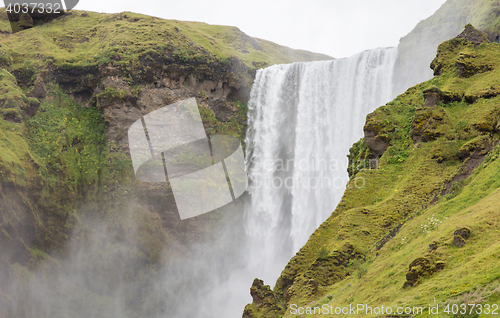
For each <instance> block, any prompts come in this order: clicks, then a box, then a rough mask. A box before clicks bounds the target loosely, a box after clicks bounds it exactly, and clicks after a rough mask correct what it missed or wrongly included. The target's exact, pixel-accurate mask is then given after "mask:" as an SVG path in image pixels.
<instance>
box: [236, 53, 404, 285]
mask: <svg viewBox="0 0 500 318" xmlns="http://www.w3.org/2000/svg"><path fill="white" fill-rule="evenodd" d="M396 57H397V48H379V49H374V50H369V51H364V52H361V53H358V54H356V55H354V56H352V57H349V58H344V59H337V60H331V61H321V62H306V63H294V64H287V65H274V66H271V67H268V68H266V69H263V70H259V71H258V72H257V75H256V79H255V82H254V85H253V88H252V91H251V95H250V101H249V115H248V116H249V119H248V127H249V129H248V133H247V138H246V143H247V154H246V164H247V171H248V175H249V178H250V187H249V194H250V198H249V202H248V204H247V205H246V208H245V218H246V219H245V222H246V232H247V235H248V238H249V244H250V247H249V248H250V255H251V256H250V260H251V263H250V264H249V266H251V267H253V268H251V269H250V270H251V271H252V272H254V273H255V276H256V277H259V278H263V279H264V280H265V281H266V283H273V282H274V281H275V280H276V278H277V277H278V275H279V273H280V271H281V270H282V269H283V268H284V266H285V265H286V262H288V260H289V259H290V258H291V257H292V256H293V255H294V254H295V253H296V252H297V251H298V250H299V249H300V248H301V247H302V246H303V245H304V244H305V243H306V241H307V239H308V237H309V236H310V235H311V234H312V233H313V231H314V230H315V229H316V228H317V227H318V226H319V225H320V224H321V223H322V222H323V221H325V219H326V218H327V217H328V216H329V215H330V214H331V213H332V211H333V210H334V209H335V207H336V205H337V204H338V202H339V201H340V199H341V197H342V194H343V192H344V190H345V188H346V183H347V181H348V175H347V171H346V170H347V164H348V163H347V157H346V156H347V154H348V152H349V148H350V147H351V145H352V144H353V143H354V142H356V141H358V140H359V139H360V138H361V137H363V130H362V128H363V125H364V121H365V117H366V115H367V114H368V113H370V112H372V111H373V110H375V109H376V108H377V107H378V106H381V105H383V104H385V103H387V102H388V101H390V100H391V99H392V98H393V96H392V92H391V91H392V76H393V68H394V63H395V60H396Z"/></svg>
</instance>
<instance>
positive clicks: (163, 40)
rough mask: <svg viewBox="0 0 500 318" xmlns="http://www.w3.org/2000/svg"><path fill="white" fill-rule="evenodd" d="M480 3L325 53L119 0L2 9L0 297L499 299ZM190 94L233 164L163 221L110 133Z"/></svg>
mask: <svg viewBox="0 0 500 318" xmlns="http://www.w3.org/2000/svg"><path fill="white" fill-rule="evenodd" d="M499 7H500V4H499V3H498V1H486V0H485V1H477V2H474V3H471V2H470V1H465V0H464V1H458V0H454V1H451V0H450V1H448V2H447V3H446V4H445V5H444V6H443V7H442V8H441V9H440V10H438V12H437V13H436V14H435V15H434V16H433V17H431V18H429V19H427V20H424V21H422V22H421V23H420V24H419V26H417V28H416V29H415V31H414V32H412V33H410V34H409V35H408V36H406V37H405V38H403V39H402V40H401V42H400V46H399V47H398V48H377V49H373V50H368V51H364V52H360V53H358V54H356V55H354V56H352V57H349V58H343V59H332V58H331V57H328V56H325V55H322V54H316V53H311V52H307V51H300V50H292V49H289V48H286V47H281V46H279V45H276V44H274V43H271V42H268V41H264V40H260V39H255V38H251V37H249V36H247V35H246V34H244V33H243V32H241V31H240V30H239V29H237V28H233V27H221V26H211V25H207V24H203V23H195V22H182V21H169V20H162V19H158V18H153V17H147V16H143V15H139V14H135V13H130V12H124V13H120V14H98V13H93V12H84V11H72V12H69V13H68V14H66V15H63V16H60V17H56V18H55V19H52V20H51V21H50V22H47V23H45V24H40V25H35V24H36V23H38V22H37V21H36V20H35V21H34V22H33V23H34V24H33V25H29V26H26V25H24V27H26V29H23V30H22V31H20V32H16V33H12V31H11V23H10V21H9V20H7V18H6V17H4V16H3V15H2V13H4V12H3V11H2V10H3V9H0V177H1V178H0V193H1V196H0V240H1V241H0V242H1V244H0V318H11V317H16V318H18V317H20V318H32V317H58V318H59V317H61V318H63V317H64V318H67V317H72V318H73V317H75V318H80V317H81V318H83V317H103V318H104V317H106V318H114V317H116V318H123V317H139V316H141V317H152V318H154V317H157V318H165V317H175V318H183V317H192V318H197V317H200V318H202V317H203V318H206V317H239V316H241V314H242V312H243V316H244V317H245V318H267V317H273V318H274V317H284V316H286V317H290V316H293V313H291V312H290V310H289V309H290V305H291V304H296V305H298V306H310V307H314V306H322V305H339V306H347V305H348V304H351V303H361V302H367V303H371V304H375V305H378V304H387V305H390V306H397V305H398V304H408V305H415V306H417V305H418V306H420V305H423V304H427V303H429V302H432V301H435V302H436V303H439V304H440V305H443V307H444V306H445V305H446V304H454V303H457V304H462V303H463V302H464V301H471V302H474V303H477V304H485V303H487V302H490V303H492V304H493V303H495V302H498V301H499V299H500V292H499V291H498V289H499V288H500V287H499V284H498V279H499V277H498V273H499V272H500V270H499V268H498V264H499V262H498V253H497V251H498V243H497V241H498V240H496V238H497V237H498V235H499V233H498V226H497V224H499V222H500V221H499V216H498V213H497V211H496V210H495V208H496V206H497V205H496V202H497V201H498V198H499V195H498V191H497V189H498V187H499V181H498V180H500V177H499V176H498V171H500V168H499V165H500V162H499V161H498V158H499V155H498V153H499V151H500V150H499V148H498V147H497V143H498V140H500V137H499V131H500V128H499V127H500V126H499V123H500V119H499V114H500V112H499V110H498V94H499V92H500V85H499V78H500V75H499V72H500V66H499V62H498V61H500V56H499V50H498V46H496V44H495V43H490V42H489V40H492V39H493V37H494V34H495V33H496V32H498V31H499V29H498V25H499V24H498V23H497V21H498V13H500V9H498V8H499ZM455 13H460V14H456V15H454V14H455ZM462 13H463V14H462ZM443 17H456V18H449V19H445V20H443V19H444V18H443ZM25 18H26V17H24V19H25ZM21 20H22V19H21V18H18V21H17V22H16V21H14V22H13V23H14V24H15V23H21V22H20V21H21ZM467 22H477V24H478V25H479V26H478V28H479V29H480V30H481V31H484V32H486V33H483V32H481V31H479V30H476V29H474V27H473V26H472V25H467V26H466V29H465V31H464V32H463V33H462V34H460V36H459V37H456V36H457V35H458V34H459V33H460V32H462V30H463V28H464V25H465V23H467ZM445 26H446V27H445ZM436 29H438V30H439V32H437V31H436V32H435V30H436ZM62 34H64V36H63V35H62ZM422 34H424V36H423V35H422ZM455 37H456V38H455ZM488 38H489V40H488ZM443 41H445V42H443ZM441 42H443V43H442V44H440V45H439V47H438V49H437V55H436V48H437V45H438V44H439V43H441ZM424 46H425V48H424ZM419 48H420V49H419ZM431 61H432V64H431ZM429 64H431V68H432V69H431V70H429V67H428V66H429ZM432 73H434V74H432ZM433 75H434V77H432V76H433ZM415 84H417V85H415ZM413 85H415V86H413ZM410 86H412V87H410ZM403 92H404V93H403ZM400 93H402V94H400ZM188 98H196V101H197V104H198V108H199V111H200V114H201V119H202V121H203V125H204V129H205V132H206V134H207V135H209V136H211V135H216V134H227V135H231V136H233V137H236V138H239V139H240V141H241V142H242V143H243V144H244V145H245V147H246V165H247V172H248V176H249V182H250V185H249V189H248V193H247V194H246V195H244V196H243V197H241V198H240V199H238V200H236V201H235V202H233V203H231V204H229V205H227V206H225V207H224V208H221V209H218V210H216V211H212V212H211V213H208V214H205V215H201V216H199V217H196V218H191V219H188V220H180V218H179V216H178V213H177V209H176V205H175V200H174V198H173V195H172V189H171V187H170V186H169V185H168V184H166V185H165V184H153V183H148V182H141V181H139V180H136V179H135V178H134V175H133V170H132V168H131V162H130V156H129V153H128V150H127V148H128V139H127V134H126V132H127V129H128V127H130V125H131V124H132V123H133V122H135V121H137V120H138V119H140V118H141V117H142V116H144V115H146V114H148V113H151V112H152V111H154V110H156V109H158V108H160V107H163V106H164V105H167V104H170V103H174V102H176V101H179V100H183V99H188ZM363 137H364V138H363ZM346 156H347V157H346ZM185 163H186V164H191V165H193V164H196V163H193V162H192V161H190V158H187V159H186V162H185ZM366 163H368V164H366ZM360 164H361V165H360ZM423 229H425V230H423ZM467 268H475V269H477V270H474V271H469V272H467V271H466V269H467ZM446 277H457V279H456V280H446ZM256 278H257V279H256ZM260 279H263V281H262V280H260ZM252 281H253V285H252ZM264 283H265V284H268V285H270V286H267V285H265V284H264ZM249 288H250V293H249V292H248V291H249ZM247 303H250V304H248V305H247V306H246V307H245V305H246V304H247ZM445 316H446V315H444V314H443V317H445Z"/></svg>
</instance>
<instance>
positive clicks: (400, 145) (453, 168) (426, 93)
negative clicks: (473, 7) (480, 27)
mask: <svg viewBox="0 0 500 318" xmlns="http://www.w3.org/2000/svg"><path fill="white" fill-rule="evenodd" d="M468 30H469V32H472V33H474V32H476V31H475V30H473V29H472V28H470V27H469V28H468ZM480 37H481V35H480ZM432 66H433V68H434V70H435V72H436V73H437V74H439V75H438V76H435V77H434V78H433V79H432V80H430V81H427V82H424V83H421V84H419V85H417V86H415V87H412V88H410V89H408V90H407V91H406V92H405V93H404V94H402V95H400V96H398V97H397V98H396V99H395V100H393V101H392V102H389V103H388V104H387V105H385V106H382V107H379V108H378V109H377V110H376V111H375V112H373V113H372V114H370V115H368V116H367V120H366V124H365V127H364V129H365V131H372V132H374V133H375V135H376V137H375V139H376V140H377V141H378V142H382V143H386V144H387V146H388V148H387V150H386V151H385V152H384V153H383V155H382V156H381V157H380V158H376V157H374V155H372V152H371V150H370V149H369V148H368V146H367V145H366V144H365V142H364V140H363V139H362V140H360V141H359V142H357V143H356V144H355V145H353V147H352V148H351V151H350V154H349V157H350V159H351V160H353V161H354V162H356V163H360V164H361V163H362V161H363V160H368V159H372V160H373V159H378V160H379V169H371V170H366V169H361V168H358V169H356V167H353V168H352V169H351V170H350V174H351V183H350V184H349V185H348V187H347V189H346V191H345V193H344V196H343V198H342V200H341V202H340V203H339V205H338V207H337V208H336V210H335V211H334V212H333V213H332V215H331V216H330V217H329V218H328V220H327V221H325V222H324V223H323V224H322V225H321V226H320V227H319V229H317V230H316V231H315V232H314V234H313V235H312V236H311V237H310V239H309V241H308V242H307V244H306V245H305V246H304V247H303V248H302V249H301V250H300V251H299V252H298V253H297V255H296V256H294V257H293V258H292V259H291V261H290V262H289V263H288V265H287V266H286V268H285V269H284V271H283V272H282V274H281V276H280V277H279V279H278V281H277V283H276V286H275V288H274V291H272V292H271V291H269V290H268V288H267V289H266V287H265V286H260V284H259V282H258V281H256V282H254V286H253V287H252V295H254V303H253V304H250V305H248V306H247V307H246V309H245V315H244V317H313V316H314V315H313V314H310V315H308V314H307V310H310V311H309V313H314V311H311V310H314V308H315V307H316V308H317V309H316V310H317V311H316V313H318V312H319V308H330V306H332V307H333V310H335V308H336V307H340V308H342V307H346V306H347V307H349V306H350V305H351V306H354V307H356V306H357V304H364V305H369V306H372V307H379V308H380V307H381V306H382V305H383V306H384V307H385V308H387V307H391V308H393V310H394V311H393V313H395V312H396V309H397V308H398V307H403V308H404V307H408V308H413V307H423V308H424V314H420V315H415V317H488V315H486V314H485V313H483V314H482V315H479V314H478V315H476V314H469V313H470V312H468V314H467V315H460V314H457V315H454V314H453V312H450V313H445V312H444V310H445V309H446V306H447V305H448V304H450V307H449V309H450V308H451V306H452V305H453V304H457V305H458V306H461V305H463V304H465V305H468V304H474V305H477V306H479V305H482V306H483V307H484V308H487V307H488V306H489V307H491V308H494V307H492V306H498V305H500V259H499V258H500V245H499V243H498V240H497V238H498V237H499V235H500V227H499V225H500V213H499V211H498V202H499V200H500V190H499V187H500V181H499V180H500V157H499V155H500V146H498V142H499V140H500V125H499V124H500V108H499V107H500V95H499V94H500V46H499V45H498V44H496V43H486V42H485V43H482V44H477V43H473V42H470V41H468V40H466V39H464V38H461V39H458V38H457V39H452V40H450V41H447V42H444V43H443V44H441V45H440V46H439V50H438V54H437V57H436V58H435V60H434V61H433V63H432ZM366 166H368V165H364V166H363V165H360V166H358V167H366ZM363 184H364V186H359V185H363ZM266 290H267V292H266ZM255 299H257V300H258V301H255ZM429 304H432V305H433V306H435V305H439V308H440V309H439V314H438V315H431V314H428V307H429ZM292 305H293V307H291V306H292ZM301 306H302V307H303V309H302V311H301V312H297V311H295V310H297V308H298V307H301ZM323 306H325V307H323ZM318 307H319V308H318ZM307 308H309V309H307ZM467 308H468V309H469V310H470V307H467ZM474 310H476V309H474ZM478 312H479V310H478ZM490 312H491V311H490ZM496 312H498V310H497V311H496ZM299 313H306V314H299ZM359 315H361V316H363V317H386V316H387V315H382V314H380V312H379V313H378V314H375V313H374V314H366V312H365V311H363V312H361V313H358V314H352V313H351V314H349V313H348V314H347V315H345V316H348V317H357V316H359ZM325 316H328V317H329V316H330V315H325ZM331 316H333V315H331ZM412 317H414V316H412Z"/></svg>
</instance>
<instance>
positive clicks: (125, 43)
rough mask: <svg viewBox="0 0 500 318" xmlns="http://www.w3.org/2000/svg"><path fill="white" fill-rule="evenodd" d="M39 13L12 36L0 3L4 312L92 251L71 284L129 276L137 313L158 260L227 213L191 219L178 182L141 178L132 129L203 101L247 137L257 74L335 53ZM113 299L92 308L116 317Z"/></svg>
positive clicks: (201, 28) (226, 33)
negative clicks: (80, 253) (154, 115)
mask: <svg viewBox="0 0 500 318" xmlns="http://www.w3.org/2000/svg"><path fill="white" fill-rule="evenodd" d="M21 18H22V17H21ZM21 18H19V20H18V21H14V23H19V21H21V20H23V19H24V20H26V17H24V18H22V19H21ZM24 20H23V21H24ZM33 21H35V22H36V23H32V24H26V25H25V24H22V23H21V24H22V28H19V29H17V30H14V31H19V32H16V33H13V32H12V31H13V30H12V29H11V23H10V22H9V20H8V19H7V15H6V13H5V9H1V10H0V68H1V69H0V193H1V196H0V242H1V244H0V282H1V283H0V317H14V316H16V317H32V314H33V313H30V312H29V308H31V306H27V305H26V304H30V303H31V304H35V303H36V301H37V300H36V299H38V298H37V297H38V296H37V295H35V294H34V292H32V291H30V287H28V285H20V284H19V282H20V281H22V280H24V279H27V277H28V276H30V275H32V273H35V272H37V275H35V277H37V278H36V279H38V281H37V282H36V283H34V284H35V285H36V286H41V285H43V284H45V283H47V284H51V283H53V282H54V280H53V279H52V280H51V279H49V277H52V278H54V276H53V275H54V273H55V272H54V270H55V269H56V268H59V267H60V266H61V264H60V262H62V260H63V259H65V257H67V256H68V255H73V253H75V248H76V249H77V250H78V249H80V250H81V249H94V250H92V251H88V253H86V254H85V255H90V256H88V257H91V258H92V257H95V258H94V259H92V262H89V263H88V264H90V267H85V269H80V270H79V272H82V273H83V274H82V275H83V276H84V277H86V278H85V279H86V281H85V282H83V283H82V284H83V285H84V286H86V287H85V288H83V289H82V288H80V287H72V288H74V289H72V292H74V293H75V295H77V294H78V295H80V297H81V298H80V300H81V301H84V299H91V298H92V297H94V296H95V295H101V296H102V297H108V296H112V295H113V294H114V293H116V288H117V286H119V284H121V283H120V282H122V283H123V277H128V278H127V280H128V281H134V282H136V283H137V286H139V287H137V286H136V287H137V288H136V287H134V288H133V289H130V290H129V291H130V294H128V295H126V297H125V298H127V299H128V300H127V301H128V302H127V304H126V305H124V307H125V308H128V309H130V310H131V311H132V312H134V310H137V308H140V303H141V301H145V300H144V299H145V298H144V297H146V296H144V293H146V292H145V290H146V289H147V287H146V286H151V282H153V281H155V280H157V279H158V278H157V277H156V278H155V275H156V274H155V273H156V270H157V269H158V266H160V265H159V264H160V263H161V262H162V255H165V254H168V255H182V254H185V253H186V252H187V251H186V248H187V246H189V245H190V244H191V243H193V242H200V241H204V240H207V239H209V238H210V237H213V233H217V228H218V227H219V226H221V224H220V222H223V221H221V220H223V219H224V215H221V212H217V211H216V212H213V213H211V214H207V215H205V216H201V217H198V218H194V219H190V220H187V221H183V222H181V221H180V219H179V216H178V213H177V210H176V206H175V201H174V198H173V195H172V191H171V189H170V187H169V186H168V185H165V184H154V183H146V182H139V181H137V180H136V179H135V177H134V176H133V171H132V166H131V161H130V157H129V152H128V151H129V150H128V140H127V131H128V128H129V127H130V125H131V124H132V123H133V122H135V121H136V120H138V119H140V118H141V117H142V116H143V115H145V114H148V113H150V112H151V111H153V110H156V109H158V108H160V107H163V106H165V105H167V104H170V103H173V102H176V101H179V100H183V99H186V98H191V97H195V98H196V99H197V102H198V104H199V110H200V113H201V115H202V120H203V123H204V126H205V129H206V132H207V134H216V133H217V134H230V135H233V136H235V137H238V138H243V136H244V134H245V130H246V127H245V125H246V100H247V98H248V93H249V88H250V86H251V83H252V81H253V76H254V74H255V70H256V69H257V68H259V67H263V66H265V65H270V64H273V63H283V62H292V61H307V60H313V59H325V58H329V57H327V56H324V55H318V54H314V53H311V52H306V51H294V50H291V49H288V48H284V47H280V46H278V45H276V44H274V43H271V42H267V41H263V40H258V39H252V38H250V37H248V36H247V35H245V34H244V33H242V32H241V31H240V30H238V29H237V28H231V27H219V26H210V25H206V24H203V23H189V22H179V21H166V20H162V19H158V18H152V17H148V16H143V15H139V14H134V13H128V12H127V13H120V14H113V15H108V14H97V13H91V12H82V11H71V12H68V13H66V14H64V15H62V16H58V17H49V18H47V19H45V18H43V17H42V18H40V17H35V20H33ZM21 24H19V26H21ZM214 220H215V221H214ZM103 232H105V233H107V234H106V235H107V237H108V238H113V239H112V240H105V239H103V237H101V235H102V233H103ZM70 242H71V244H70ZM85 242H86V243H85ZM70 245H71V246H70ZM120 253H124V254H120ZM107 255H114V256H115V258H113V257H112V258H111V259H112V260H113V259H120V260H121V261H120V262H119V264H114V263H113V262H111V261H110V260H109V258H108V257H107ZM58 266H59V267H58ZM115 269H116V270H115ZM59 272H61V271H59ZM26 275H28V276H26ZM61 275H64V273H62V274H61ZM99 275H101V276H99ZM30 277H31V276H30ZM54 279H55V278H54ZM99 282H102V283H99ZM32 283H33V279H32ZM140 286H142V287H140ZM32 287H33V286H32ZM52 287H53V288H55V289H54V290H57V287H58V286H57V285H54V286H52ZM52 287H51V288H52ZM59 287H60V286H59ZM51 288H49V289H51ZM56 299H57V297H56ZM141 299H142V300H141ZM23 302H25V305H26V306H25V305H23ZM38 305H40V304H38ZM40 306H41V305H40ZM40 306H38V307H36V308H42V307H43V306H42V307H40ZM64 306H69V307H68V308H70V307H71V306H73V305H70V304H65V305H64ZM74 306H76V307H78V306H80V305H78V304H77V303H75V304H74ZM103 306H104V303H103ZM76 307H74V308H76ZM98 307H99V306H98ZM105 307H106V306H104V307H101V308H97V307H96V308H95V310H96V311H99V310H101V309H102V310H101V312H100V313H99V315H104V316H106V310H105V309H103V308H105ZM108 307H109V306H108ZM33 308H35V307H33ZM71 308H73V307H71ZM49 311H50V310H49ZM108 314H109V315H108V316H106V317H111V316H110V315H113V314H116V312H114V313H111V312H110V313H108ZM48 315H49V314H48ZM104 316H103V317H104Z"/></svg>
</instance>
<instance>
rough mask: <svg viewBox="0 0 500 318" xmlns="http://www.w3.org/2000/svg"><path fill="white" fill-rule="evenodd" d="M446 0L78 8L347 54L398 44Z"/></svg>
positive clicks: (91, 4)
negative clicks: (223, 28) (226, 28)
mask: <svg viewBox="0 0 500 318" xmlns="http://www.w3.org/2000/svg"><path fill="white" fill-rule="evenodd" d="M444 2H445V0H309V1H305V0H301V1H298V0H253V1H248V0H246V1H241V0H144V1H132V0H121V1H117V0H104V1H103V0H80V2H79V3H78V5H77V6H76V7H75V9H79V10H90V11H97V12H108V13H116V12H122V11H133V12H138V13H143V14H147V15H153V16H157V17H161V18H165V19H176V20H187V21H200V22H206V23H210V24H220V25H231V26H237V27H238V28H240V30H242V31H243V32H245V33H246V34H248V35H250V36H253V37H258V38H262V39H266V40H270V41H273V42H276V43H278V44H281V45H285V46H289V47H291V48H294V49H305V50H309V51H313V52H319V53H325V54H328V55H330V56H333V57H337V58H338V57H346V56H350V55H352V54H354V53H357V52H360V51H363V50H366V49H372V48H375V47H385V46H395V45H397V44H398V42H399V39H400V38H401V37H403V36H405V35H406V34H408V32H410V31H411V30H412V29H413V28H414V27H415V25H417V23H418V22H419V21H420V20H423V19H425V18H427V17H429V16H431V15H432V14H433V13H434V12H435V11H436V10H437V9H438V8H439V7H440V6H441V5H442V4H443V3H444Z"/></svg>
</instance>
